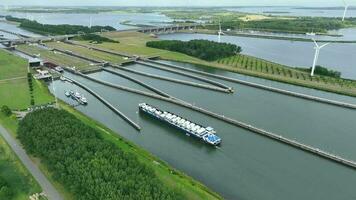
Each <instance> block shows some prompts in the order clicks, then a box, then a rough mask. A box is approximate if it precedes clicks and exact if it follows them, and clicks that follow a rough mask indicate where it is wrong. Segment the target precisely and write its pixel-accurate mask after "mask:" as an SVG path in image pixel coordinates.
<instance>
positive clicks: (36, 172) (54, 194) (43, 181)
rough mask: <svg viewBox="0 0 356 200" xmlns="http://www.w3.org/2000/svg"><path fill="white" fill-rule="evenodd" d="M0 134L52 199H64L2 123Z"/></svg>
mask: <svg viewBox="0 0 356 200" xmlns="http://www.w3.org/2000/svg"><path fill="white" fill-rule="evenodd" d="M0 134H1V135H2V136H3V138H4V139H5V140H6V142H7V143H8V144H9V145H10V147H11V148H12V150H13V151H14V152H15V153H16V155H17V156H18V157H19V158H20V160H21V161H22V163H23V164H24V165H25V167H26V168H27V169H28V171H30V173H31V174H32V176H33V177H34V178H35V179H36V180H37V182H38V183H39V184H40V186H41V187H42V189H43V191H44V192H45V193H46V194H47V196H48V198H49V199H50V200H63V198H62V197H61V196H60V194H59V193H58V191H57V190H56V189H55V188H54V187H53V185H52V184H51V183H50V182H49V181H48V179H47V177H46V176H45V175H44V174H43V173H42V172H41V171H40V169H39V168H38V167H37V165H36V164H35V163H33V162H32V160H31V159H30V158H29V157H28V155H27V154H26V151H25V150H24V149H23V148H22V147H21V146H20V145H19V144H18V143H17V141H16V140H15V139H14V138H13V137H12V136H11V135H10V133H9V132H8V131H7V130H6V129H5V128H4V127H3V126H2V125H0Z"/></svg>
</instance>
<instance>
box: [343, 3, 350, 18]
mask: <svg viewBox="0 0 356 200" xmlns="http://www.w3.org/2000/svg"><path fill="white" fill-rule="evenodd" d="M343 1H344V6H345V10H344V15H343V16H342V21H345V17H346V13H347V9H348V8H349V5H348V4H347V3H346V1H345V0H343Z"/></svg>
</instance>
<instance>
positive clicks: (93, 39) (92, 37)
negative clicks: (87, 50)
mask: <svg viewBox="0 0 356 200" xmlns="http://www.w3.org/2000/svg"><path fill="white" fill-rule="evenodd" d="M75 39H76V40H86V41H90V43H96V44H101V43H103V42H111V43H119V41H116V40H112V39H110V38H107V37H103V36H100V35H97V34H93V33H89V34H84V35H80V36H77V37H75Z"/></svg>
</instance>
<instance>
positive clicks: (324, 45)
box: [319, 43, 330, 49]
mask: <svg viewBox="0 0 356 200" xmlns="http://www.w3.org/2000/svg"><path fill="white" fill-rule="evenodd" d="M329 44H330V43H326V44H323V45H321V46H320V47H319V48H320V49H321V48H323V47H326V46H327V45H329Z"/></svg>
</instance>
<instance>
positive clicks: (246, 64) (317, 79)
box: [217, 54, 356, 96]
mask: <svg viewBox="0 0 356 200" xmlns="http://www.w3.org/2000/svg"><path fill="white" fill-rule="evenodd" d="M217 63H218V64H221V65H225V66H229V67H231V69H235V70H238V71H245V72H248V71H250V72H253V73H258V74H260V75H262V76H266V77H267V76H268V77H270V79H276V80H280V81H283V82H284V80H285V81H286V82H293V83H296V84H300V85H305V86H310V87H320V88H324V89H325V90H335V91H340V92H344V93H347V94H349V95H352V96H354V95H356V81H352V80H346V79H341V78H332V77H327V76H314V77H311V76H310V75H309V73H308V72H305V71H302V70H298V69H295V68H292V67H288V66H285V65H281V64H278V63H273V62H269V61H266V60H263V59H259V58H255V57H252V56H247V55H242V54H239V55H236V56H233V57H229V58H224V59H221V60H218V61H217Z"/></svg>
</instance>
